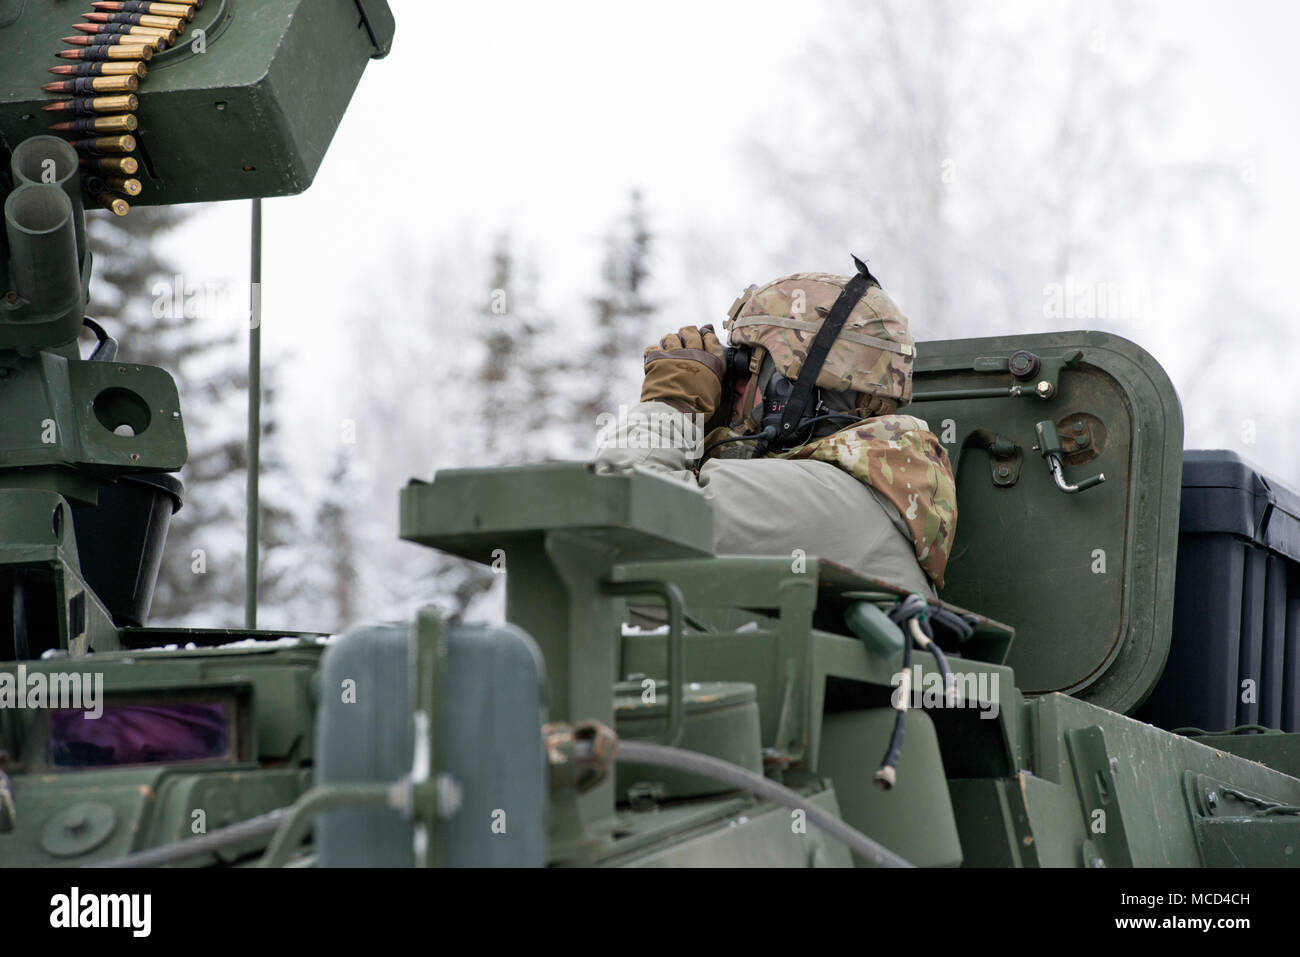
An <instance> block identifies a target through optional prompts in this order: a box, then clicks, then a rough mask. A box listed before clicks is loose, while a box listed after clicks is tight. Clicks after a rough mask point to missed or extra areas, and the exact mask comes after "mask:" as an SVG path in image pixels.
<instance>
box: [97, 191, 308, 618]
mask: <svg viewBox="0 0 1300 957" xmlns="http://www.w3.org/2000/svg"><path fill="white" fill-rule="evenodd" d="M185 216H186V214H185V213H184V212H182V211H180V210H178V209H175V208H172V207H137V208H135V209H133V210H132V211H131V213H130V214H129V215H128V216H124V217H121V218H119V217H116V216H112V215H110V214H107V213H98V212H95V213H89V214H88V215H87V220H88V223H87V231H88V234H89V237H90V246H91V250H92V252H93V254H94V257H95V262H94V272H93V275H94V280H93V282H92V284H91V297H90V300H91V301H90V306H89V310H88V311H89V312H90V314H91V315H92V316H95V317H96V318H98V319H99V320H100V322H101V323H103V324H104V325H105V327H106V328H107V329H108V332H109V334H110V335H113V336H114V337H115V338H117V339H118V340H119V342H120V348H119V352H118V355H119V357H120V358H121V359H123V360H125V361H129V362H138V363H144V364H148V365H155V366H159V367H161V368H163V369H166V370H167V371H168V372H170V373H171V374H172V376H173V378H175V380H176V384H177V388H178V390H179V392H180V398H181V410H182V414H183V416H184V418H185V431H186V439H187V442H188V445H189V459H188V462H187V463H186V465H185V468H184V469H183V470H182V471H181V473H180V477H181V479H182V481H183V482H184V483H185V493H184V504H183V505H182V507H181V510H180V511H179V512H178V513H176V514H175V515H174V516H173V518H172V522H171V527H170V529H169V530H168V534H167V545H166V548H165V550H164V553H163V562H162V568H161V569H160V571H159V575H158V584H157V588H156V590H155V592H154V599H153V606H152V609H151V612H150V619H151V622H153V623H169V624H182V623H183V624H186V625H192V626H214V627H218V626H220V627H225V626H232V625H238V624H240V623H241V622H242V619H243V603H244V573H243V569H244V564H243V554H244V535H243V529H244V515H245V507H244V482H245V470H246V468H247V454H246V448H245V445H246V440H247V427H246V418H245V416H246V411H245V410H246V402H247V386H248V377H247V371H246V367H245V360H244V351H243V343H244V341H245V339H244V336H246V335H247V328H246V326H247V324H246V322H245V323H240V322H239V321H237V320H236V319H235V318H233V317H234V316H235V315H237V314H238V312H239V310H240V309H241V308H244V306H243V302H240V301H237V300H239V299H240V298H241V297H243V298H244V299H245V300H246V296H247V292H246V288H245V287H243V286H237V287H235V288H233V289H231V288H227V286H226V285H225V284H216V283H210V282H206V281H201V280H200V278H199V277H196V276H192V275H183V274H181V273H180V271H179V269H178V268H177V267H176V265H175V263H174V262H173V261H172V260H171V259H170V258H169V257H168V256H167V253H166V252H165V246H166V237H167V236H168V234H169V233H171V232H172V231H173V230H174V229H175V228H176V227H177V226H179V225H180V224H181V223H182V222H183V221H184V220H185ZM241 290H243V291H242V292H241ZM214 305H215V307H216V308H214ZM213 312H218V313H223V314H224V315H211V313H213ZM245 315H246V310H245ZM263 383H264V393H263V402H262V427H263V435H264V438H263V446H262V448H263V459H262V472H263V475H264V476H265V477H266V478H264V485H265V486H266V487H267V488H268V489H269V490H271V494H269V495H267V496H266V497H264V498H263V501H262V518H261V540H262V550H263V558H264V561H263V567H264V569H267V572H266V574H265V575H264V578H263V581H262V587H261V597H262V600H263V602H264V603H266V604H268V605H273V604H274V603H275V602H277V600H279V599H280V598H281V597H283V596H282V595H281V594H280V587H281V580H282V578H283V571H282V569H281V568H280V567H277V563H276V562H275V561H274V559H275V557H276V556H275V552H276V549H277V547H279V546H280V545H282V544H283V543H285V542H286V541H288V540H291V539H292V537H293V529H292V524H293V517H292V515H291V513H290V512H289V510H288V509H287V508H285V507H283V506H282V505H280V504H278V503H277V501H276V496H275V493H274V490H275V488H276V485H277V481H276V480H277V477H278V476H277V473H279V472H280V471H281V470H282V468H283V466H282V463H281V462H280V460H279V458H278V456H277V455H276V451H275V449H276V446H275V435H276V432H275V427H276V422H275V415H274V411H275V392H276V390H275V375H274V369H273V368H265V369H264V370H263ZM267 479H269V481H267Z"/></svg>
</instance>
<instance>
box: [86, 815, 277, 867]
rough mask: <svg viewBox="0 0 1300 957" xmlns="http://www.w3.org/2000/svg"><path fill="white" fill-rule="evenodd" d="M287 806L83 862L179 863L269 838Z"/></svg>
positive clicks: (109, 864) (103, 864)
mask: <svg viewBox="0 0 1300 957" xmlns="http://www.w3.org/2000/svg"><path fill="white" fill-rule="evenodd" d="M289 810H290V809H289V808H287V807H282V808H276V809H275V810H274V811H268V812H267V813H266V814H259V815H258V816H257V817H250V818H248V819H247V820H245V821H240V822H239V823H237V824H231V825H229V826H227V827H223V828H221V829H220V830H217V831H212V832H210V833H208V834H201V835H199V836H198V837H191V838H187V839H185V840H183V841H177V842H175V843H173V844H163V845H162V846H161V847H151V848H148V849H146V850H143V851H136V852H135V853H134V854H127V855H126V856H125V857H115V858H113V859H112V860H108V861H100V862H98V863H95V864H87V865H86V866H87V867H166V866H169V865H173V864H179V863H180V862H181V861H184V860H188V859H189V858H191V857H195V856H197V855H199V854H212V853H215V852H217V851H223V850H226V849H227V848H232V847H239V846H240V845H241V844H245V843H247V842H249V841H252V840H255V839H261V838H264V837H270V836H271V835H272V834H274V833H275V832H276V831H277V830H279V828H280V825H281V824H283V823H284V821H285V819H286V818H287V817H288V816H289Z"/></svg>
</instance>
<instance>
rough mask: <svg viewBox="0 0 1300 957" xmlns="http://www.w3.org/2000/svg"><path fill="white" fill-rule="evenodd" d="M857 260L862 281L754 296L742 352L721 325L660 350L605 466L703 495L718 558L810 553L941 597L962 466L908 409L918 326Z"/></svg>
mask: <svg viewBox="0 0 1300 957" xmlns="http://www.w3.org/2000/svg"><path fill="white" fill-rule="evenodd" d="M855 262H857V265H858V273H857V275H855V276H853V277H851V278H849V277H844V276H833V275H828V274H825V273H798V274H795V275H792V276H786V277H784V278H781V279H777V280H775V281H774V282H771V283H768V284H767V285H765V286H762V287H755V286H751V287H749V289H747V290H745V292H744V293H742V294H741V296H740V298H738V299H737V300H736V302H735V303H734V304H733V305H732V308H731V310H730V313H729V316H728V319H727V322H726V323H725V328H727V329H728V330H729V333H730V341H731V345H732V349H731V350H728V349H724V348H723V346H722V344H721V343H720V342H719V340H718V337H717V336H716V334H715V333H714V330H713V328H712V326H705V327H703V328H702V329H697V328H696V327H694V326H687V327H685V328H683V329H680V330H679V331H678V332H676V333H670V334H668V335H666V336H664V337H663V338H662V339H661V340H660V341H659V342H658V343H655V344H654V345H652V346H650V347H649V348H647V349H646V353H645V382H644V385H643V386H642V389H641V402H640V404H639V405H637V406H635V407H634V408H633V409H631V410H630V411H629V412H628V413H627V414H626V415H624V416H623V417H622V418H621V419H620V421H619V422H618V424H617V426H616V427H615V428H613V429H608V430H606V432H605V433H604V434H603V435H602V437H601V441H600V448H599V450H598V452H597V454H596V462H595V464H596V469H597V471H598V472H602V473H607V472H618V471H627V470H630V469H633V468H636V467H641V468H647V469H651V470H653V471H656V472H660V473H666V474H668V475H672V476H675V477H679V478H682V479H683V480H686V481H690V482H692V483H696V484H698V487H699V488H700V490H701V491H702V492H703V494H704V495H705V497H706V498H708V499H709V500H710V501H711V502H712V503H713V509H714V540H715V548H716V550H717V552H718V554H739V555H787V554H796V555H797V554H799V552H796V550H802V553H803V554H806V555H808V556H810V557H814V556H815V557H820V558H824V559H828V560H830V561H833V562H835V563H837V564H840V565H844V566H846V567H847V568H849V569H852V570H853V571H856V572H858V573H860V574H862V575H866V576H869V577H872V578H878V579H882V580H884V581H887V582H890V583H891V584H894V585H897V586H900V587H902V588H906V589H908V590H910V591H913V592H919V593H920V594H922V595H925V596H927V597H933V596H934V595H935V590H936V589H937V588H939V587H942V585H943V573H944V567H945V565H946V564H947V561H948V554H949V552H950V550H951V547H952V540H953V534H954V532H955V530H956V521H957V495H956V488H955V486H954V482H953V474H952V467H951V465H950V464H949V462H948V456H947V453H946V452H945V451H944V448H943V446H942V445H941V444H940V443H939V440H938V439H937V438H936V437H935V436H934V435H933V434H931V432H930V431H929V426H927V425H926V423H925V422H924V421H922V420H921V419H918V418H915V417H913V416H910V415H899V414H897V412H896V410H897V408H898V406H899V405H900V404H903V403H906V402H907V400H908V399H910V398H911V394H912V382H911V378H912V358H913V352H914V349H913V343H912V337H911V335H910V334H909V333H908V329H907V318H906V316H904V315H903V314H902V312H901V311H899V309H898V307H897V306H896V305H895V304H894V303H893V301H892V300H891V299H890V298H889V297H888V296H887V295H885V293H884V291H883V290H882V289H881V288H880V284H879V283H878V282H877V281H876V279H875V277H874V276H872V275H871V273H870V272H869V271H867V268H866V266H865V265H863V264H862V263H861V262H858V261H857V260H856V259H855ZM729 353H730V355H729ZM736 357H738V359H737V358H736ZM729 360H731V361H732V369H733V370H734V374H729V370H728V361H729ZM724 385H725V386H726V388H724Z"/></svg>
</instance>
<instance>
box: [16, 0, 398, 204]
mask: <svg viewBox="0 0 1300 957" xmlns="http://www.w3.org/2000/svg"><path fill="white" fill-rule="evenodd" d="M89 6H90V4H89V0H87V2H86V3H50V2H48V0H41V2H34V0H0V63H3V64H4V65H5V71H6V74H5V75H6V78H7V80H8V82H7V83H6V84H5V86H4V88H3V89H2V90H0V144H2V145H3V147H4V148H6V149H8V150H10V151H12V150H13V148H14V147H15V146H17V145H18V144H19V143H21V142H22V141H23V140H25V139H27V138H28V137H29V136H35V135H37V134H41V133H47V132H49V127H50V125H51V124H52V123H54V122H56V121H57V120H59V119H66V118H67V116H68V114H60V113H46V112H44V111H42V109H41V107H42V106H43V105H45V104H46V103H49V102H52V101H53V100H55V99H57V97H56V96H55V95H54V94H49V93H44V92H42V90H41V84H43V83H48V82H50V81H51V80H54V79H56V77H54V76H52V75H51V74H50V73H49V72H48V69H49V67H51V66H56V65H59V64H69V63H73V62H75V61H72V60H61V59H57V58H56V57H55V55H54V54H55V52H56V51H57V50H60V49H68V47H67V46H66V45H65V44H63V43H62V42H61V40H60V37H64V36H67V35H69V34H71V33H73V32H75V31H74V30H73V24H74V23H77V22H78V20H79V18H80V15H81V13H82V12H83V11H84V10H87V9H89ZM393 31H394V22H393V15H392V13H391V12H390V10H389V8H388V4H387V3H386V2H385V0H207V2H206V3H205V4H204V5H203V9H202V10H200V11H199V12H198V15H197V16H196V17H195V19H194V22H193V23H192V24H190V26H189V28H188V29H187V30H186V31H185V33H184V34H182V35H181V36H180V37H179V38H178V40H177V43H176V45H175V46H174V47H173V48H172V49H169V50H164V51H163V52H162V53H159V54H156V55H155V56H154V58H153V59H152V60H151V61H150V62H149V64H148V70H149V73H148V76H147V77H145V79H144V80H143V81H141V84H140V90H139V92H138V96H139V98H140V108H139V111H138V116H139V121H140V128H139V130H138V132H137V133H136V134H135V136H136V139H137V141H138V143H139V149H138V150H137V152H136V154H135V155H136V156H137V157H138V158H139V160H140V163H141V168H140V172H139V174H138V175H137V178H138V179H139V180H140V181H141V183H142V184H143V186H144V190H143V193H142V194H141V195H140V196H138V197H132V198H131V203H132V205H146V206H147V205H161V204H166V203H194V202H212V201H216V200H225V199H248V198H251V197H254V196H286V195H290V194H293V193H300V192H302V191H303V190H304V189H306V188H307V187H308V186H310V185H311V182H312V179H313V178H314V177H315V175H316V171H317V169H319V167H320V164H321V160H322V159H323V158H324V155H325V150H326V148H327V147H328V146H329V143H330V140H331V139H332V138H333V136H334V132H335V130H337V129H338V125H339V122H340V120H342V118H343V112H344V110H345V109H347V105H348V101H349V100H350V99H351V98H352V92H353V90H355V89H356V86H357V83H358V81H359V80H360V79H361V74H362V71H363V70H364V69H365V67H366V63H367V62H368V61H369V60H370V59H372V58H378V57H382V56H384V55H386V54H387V53H388V49H389V45H390V44H391V43H392V38H393ZM200 32H201V33H202V45H203V47H204V51H203V52H197V49H196V46H195V42H194V41H195V39H196V38H197V37H198V36H199V35H200ZM15 78H26V80H25V81H17V80H15ZM85 135H88V136H89V135H93V134H85ZM0 158H2V157H0ZM5 165H7V163H6V164H5Z"/></svg>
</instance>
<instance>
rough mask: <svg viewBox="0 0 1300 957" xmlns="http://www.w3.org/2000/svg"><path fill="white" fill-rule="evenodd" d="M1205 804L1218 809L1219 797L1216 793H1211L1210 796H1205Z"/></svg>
mask: <svg viewBox="0 0 1300 957" xmlns="http://www.w3.org/2000/svg"><path fill="white" fill-rule="evenodd" d="M1205 803H1206V804H1208V805H1209V806H1210V807H1211V808H1216V807H1218V806H1219V795H1218V794H1217V793H1216V792H1214V791H1211V792H1210V793H1209V794H1207V795H1205Z"/></svg>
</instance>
